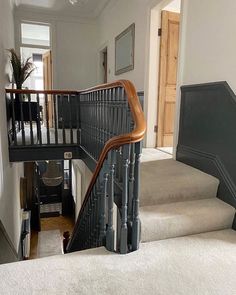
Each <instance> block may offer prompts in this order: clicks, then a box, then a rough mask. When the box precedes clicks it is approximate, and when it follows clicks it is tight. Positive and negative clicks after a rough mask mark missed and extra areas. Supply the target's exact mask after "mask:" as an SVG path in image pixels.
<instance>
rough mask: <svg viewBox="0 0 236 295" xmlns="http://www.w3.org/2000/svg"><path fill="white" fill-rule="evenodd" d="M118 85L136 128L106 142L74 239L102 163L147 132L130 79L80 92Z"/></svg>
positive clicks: (82, 208)
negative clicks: (108, 155)
mask: <svg viewBox="0 0 236 295" xmlns="http://www.w3.org/2000/svg"><path fill="white" fill-rule="evenodd" d="M118 87H122V88H124V90H125V93H126V96H127V99H128V103H129V106H130V111H131V114H132V117H133V120H134V126H135V128H134V130H133V131H132V132H130V133H127V134H122V135H119V136H115V137H113V138H111V139H110V140H108V141H107V143H106V144H105V146H104V148H103V150H102V153H101V155H100V157H99V160H98V162H97V165H96V168H95V171H94V173H93V176H92V179H91V181H90V184H89V187H88V189H87V192H86V195H85V198H84V201H83V204H82V206H81V209H80V213H79V216H78V219H77V222H76V225H75V228H74V231H73V234H72V239H73V237H74V238H75V236H74V233H75V232H76V229H77V227H78V226H79V220H80V218H81V216H82V213H83V210H84V208H85V205H86V203H87V201H88V199H89V196H90V193H91V191H92V189H93V186H94V185H95V183H96V180H97V177H98V175H99V172H100V170H101V168H102V165H103V163H104V161H105V159H106V157H107V154H108V152H109V151H110V150H112V149H116V148H119V147H120V146H122V145H125V144H131V143H135V142H139V141H141V140H142V139H143V137H144V135H145V132H146V121H145V118H144V114H143V110H142V107H141V104H140V102H139V98H138V96H137V93H136V90H135V87H134V85H133V84H132V83H131V82H130V81H127V80H119V81H117V82H114V83H110V84H103V85H100V86H96V87H92V88H89V89H86V90H84V91H80V93H81V94H87V93H91V92H94V91H99V90H106V89H112V88H118Z"/></svg>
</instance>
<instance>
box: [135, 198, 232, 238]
mask: <svg viewBox="0 0 236 295" xmlns="http://www.w3.org/2000/svg"><path fill="white" fill-rule="evenodd" d="M234 215H235V209H234V208H233V207H231V206H230V205H228V204H226V203H224V202H222V201H221V200H219V199H217V198H210V199H204V200H195V201H186V202H176V203H170V204H162V205H156V206H145V207H141V208H140V220H141V240H142V242H150V241H157V240H164V239H169V238H176V237H181V236H187V235H194V234H200V233H204V232H210V231H216V230H223V229H227V228H231V227H232V223H233V219H234Z"/></svg>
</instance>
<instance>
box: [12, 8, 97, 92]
mask: <svg viewBox="0 0 236 295" xmlns="http://www.w3.org/2000/svg"><path fill="white" fill-rule="evenodd" d="M15 19H16V26H15V29H16V35H17V38H16V43H17V45H18V47H19V43H20V41H19V36H20V32H19V28H20V22H21V21H32V22H39V23H48V24H50V25H51V33H52V57H53V58H52V59H53V82H54V83H53V84H54V86H53V87H54V89H55V88H57V89H84V88H87V87H90V86H94V85H96V82H97V50H96V47H97V26H96V24H95V22H94V21H90V20H81V19H77V18H74V17H61V16H60V15H58V16H55V15H50V14H49V15H44V14H42V13H41V12H40V13H39V12H37V10H33V11H29V10H21V9H17V10H16V13H15Z"/></svg>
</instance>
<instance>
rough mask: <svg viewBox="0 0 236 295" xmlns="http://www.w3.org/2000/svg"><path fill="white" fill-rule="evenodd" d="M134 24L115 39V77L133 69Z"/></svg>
mask: <svg viewBox="0 0 236 295" xmlns="http://www.w3.org/2000/svg"><path fill="white" fill-rule="evenodd" d="M134 44H135V24H132V25H131V26H129V27H128V28H127V29H126V30H124V31H123V32H122V33H121V34H119V35H118V36H117V37H116V38H115V75H120V74H123V73H125V72H129V71H131V70H133V69H134Z"/></svg>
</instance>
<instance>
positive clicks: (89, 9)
mask: <svg viewBox="0 0 236 295" xmlns="http://www.w3.org/2000/svg"><path fill="white" fill-rule="evenodd" d="M12 1H13V2H14V5H15V7H16V12H18V11H24V12H27V11H28V12H29V13H30V12H36V13H38V14H44V15H53V16H61V17H72V18H75V17H77V18H82V19H96V18H97V17H99V16H100V14H101V13H102V11H103V10H104V8H105V7H106V6H107V5H108V3H109V2H110V1H111V0H99V1H98V0H40V1H35V0H12Z"/></svg>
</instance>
